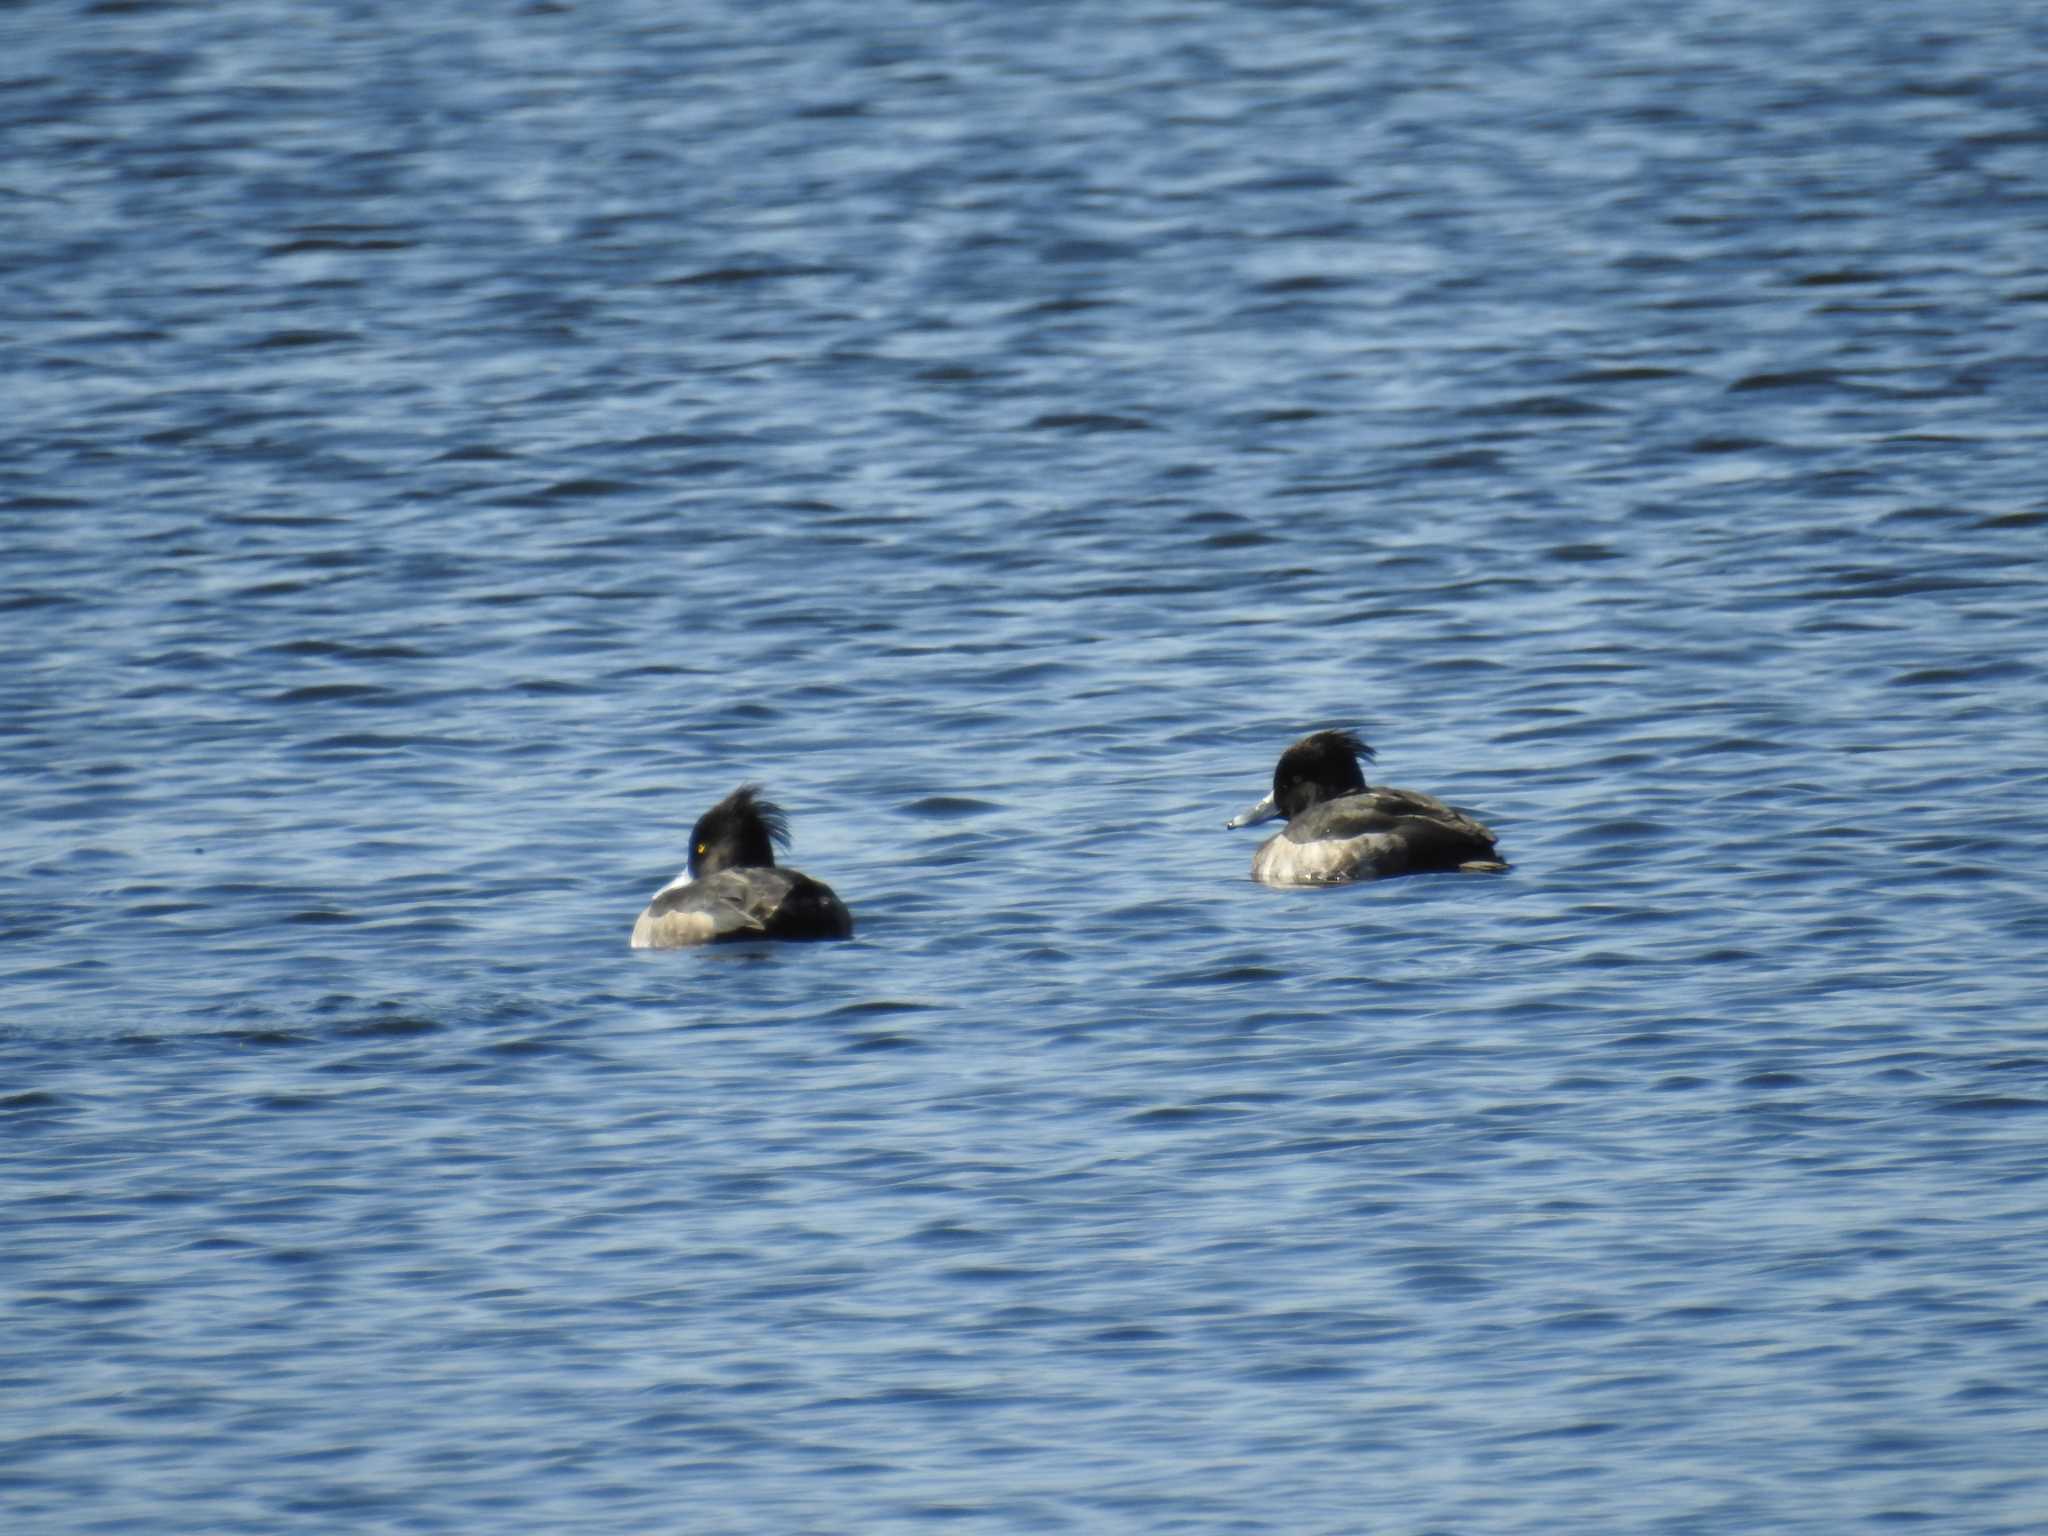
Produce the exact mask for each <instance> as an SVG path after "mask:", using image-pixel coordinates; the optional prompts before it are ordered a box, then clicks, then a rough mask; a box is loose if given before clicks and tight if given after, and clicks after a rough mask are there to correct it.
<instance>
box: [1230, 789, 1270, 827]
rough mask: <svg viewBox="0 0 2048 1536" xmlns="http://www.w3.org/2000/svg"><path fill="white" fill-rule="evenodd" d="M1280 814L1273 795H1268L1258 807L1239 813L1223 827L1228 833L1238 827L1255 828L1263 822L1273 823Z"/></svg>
mask: <svg viewBox="0 0 2048 1536" xmlns="http://www.w3.org/2000/svg"><path fill="white" fill-rule="evenodd" d="M1279 814H1280V807H1279V806H1277V805H1275V804H1274V803H1273V797H1272V796H1271V795H1268V796H1266V798H1265V799H1263V800H1261V801H1260V802H1259V803H1258V804H1257V805H1254V806H1251V807H1248V808H1247V809H1245V810H1242V811H1239V812H1238V813H1237V814H1236V815H1235V816H1233V817H1231V818H1230V820H1228V821H1226V822H1225V823H1223V826H1224V829H1225V830H1226V831H1230V830H1233V829H1235V828H1237V827H1249V826H1254V825H1256V824H1257V823H1259V822H1262V821H1271V820H1272V819H1273V818H1274V817H1275V816H1278V815H1279Z"/></svg>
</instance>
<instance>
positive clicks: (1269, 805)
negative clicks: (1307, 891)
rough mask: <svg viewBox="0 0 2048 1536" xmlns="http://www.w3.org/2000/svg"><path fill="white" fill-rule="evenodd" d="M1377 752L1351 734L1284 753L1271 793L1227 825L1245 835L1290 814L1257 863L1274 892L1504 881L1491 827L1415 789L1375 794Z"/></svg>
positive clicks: (1329, 735) (1323, 736)
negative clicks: (1405, 882)
mask: <svg viewBox="0 0 2048 1536" xmlns="http://www.w3.org/2000/svg"><path fill="white" fill-rule="evenodd" d="M1372 756H1373V750H1372V748H1371V747H1368V746H1367V745H1366V744H1365V743H1364V742H1362V741H1360V740H1359V739H1358V738H1357V737H1356V736H1354V735H1353V734H1352V733H1351V732H1349V731H1317V732H1316V733H1315V734H1313V735H1310V736H1304V737H1302V739H1301V740H1299V741H1297V742H1296V743H1295V744H1294V745H1293V746H1291V747H1289V748H1288V749H1287V750H1286V751H1285V752H1283V753H1281V754H1280V761H1279V762H1278V763H1277V764H1276V765H1275V766H1274V769H1273V792H1272V793H1271V794H1270V795H1268V796H1266V798H1265V799H1263V800H1261V801H1260V802H1259V803H1258V804H1257V805H1254V806H1252V807H1251V808H1250V809H1249V810H1247V811H1245V812H1244V813H1243V814H1242V815H1239V816H1234V817H1232V818H1231V819H1230V821H1228V822H1227V823H1225V825H1226V826H1231V827H1247V826H1250V825H1252V824H1253V823H1255V822H1260V821H1269V820H1271V819H1272V818H1273V817H1275V816H1285V817H1286V818H1287V825H1286V826H1285V827H1284V828H1282V829H1281V830H1280V831H1279V832H1277V833H1275V834H1274V835H1273V836H1272V837H1269V838H1267V839H1266V841H1265V842H1263V843H1261V844H1260V845H1259V851H1258V852H1257V853H1255V854H1253V855H1252V878H1253V879H1254V880H1258V881H1261V882H1263V883H1264V884H1266V885H1337V884H1341V883H1343V882H1345V881H1350V880H1385V879H1390V878H1391V877H1393V876H1395V875H1418V874H1426V873H1429V872H1432V871H1462V872H1464V873H1467V874H1480V873H1497V872H1499V871H1501V870H1504V869H1506V868H1507V865H1506V864H1505V863H1503V862H1502V861H1501V860H1500V859H1499V858H1498V857H1496V855H1495V853H1494V835H1493V832H1492V830H1491V829H1490V828H1488V827H1487V826H1486V825H1485V824H1484V823H1483V822H1480V821H1478V820H1477V819H1475V818H1474V817H1472V816H1469V815H1467V814H1466V813H1465V812H1463V811H1461V810H1457V809H1456V808H1454V807H1452V806H1448V805H1446V804H1444V803H1443V801H1441V800H1439V799H1437V798H1436V797H1435V796H1434V795H1425V794H1419V793H1417V792H1416V791H1414V790H1412V789H1390V788H1387V787H1384V786H1382V787H1379V788H1371V787H1368V786H1367V784H1366V782H1365V774H1364V772H1363V771H1362V770H1361V769H1360V768H1359V759H1361V758H1364V759H1366V760H1368V761H1369V760H1370V759H1371V758H1372Z"/></svg>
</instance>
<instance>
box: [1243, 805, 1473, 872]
mask: <svg viewBox="0 0 2048 1536" xmlns="http://www.w3.org/2000/svg"><path fill="white" fill-rule="evenodd" d="M1283 835H1284V836H1286V837H1287V838H1288V839H1290V840H1291V841H1294V842H1299V843H1309V844H1318V843H1324V842H1333V843H1336V842H1350V841H1353V840H1357V839H1370V840H1371V846H1372V849H1373V859H1374V862H1375V864H1376V865H1377V872H1378V873H1379V874H1381V875H1393V874H1417V873H1422V872H1425V871H1429V870H1453V869H1461V868H1464V867H1466V866H1471V865H1476V866H1485V865H1488V864H1492V863H1495V862H1497V861H1496V859H1495V855H1494V847H1493V845H1494V836H1493V831H1492V829H1491V828H1489V827H1488V826H1487V825H1486V824H1485V823H1484V822H1481V821H1479V820H1477V819H1475V818H1474V817H1471V816H1468V815H1466V814H1465V813H1464V812H1463V811H1460V810H1457V809H1455V808H1454V807H1452V806H1448V805H1446V804H1444V802H1443V801H1441V800H1439V799H1437V798H1436V796H1434V795H1425V794H1422V793H1421V792H1420V791H1417V790H1412V789H1393V788H1373V789H1367V790H1365V791H1363V792H1362V793H1359V794H1355V795H1346V796H1344V797H1343V798H1342V799H1340V800H1327V801H1325V802H1324V803H1323V804H1321V805H1318V806H1314V807H1311V808H1310V809H1309V810H1307V811H1305V812H1303V813H1302V814H1301V815H1300V816H1297V817H1295V818H1294V820H1293V821H1291V822H1289V823H1288V825H1287V831H1286V832H1285V834H1283Z"/></svg>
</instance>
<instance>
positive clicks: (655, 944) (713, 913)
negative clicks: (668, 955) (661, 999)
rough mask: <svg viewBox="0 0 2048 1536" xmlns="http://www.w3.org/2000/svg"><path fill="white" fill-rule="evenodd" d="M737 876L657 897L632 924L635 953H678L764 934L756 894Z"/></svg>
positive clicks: (728, 873) (729, 873) (726, 873)
mask: <svg viewBox="0 0 2048 1536" xmlns="http://www.w3.org/2000/svg"><path fill="white" fill-rule="evenodd" d="M748 873H755V874H758V873H760V871H748ZM740 876H741V872H740V871H738V870H730V869H727V870H720V871H719V872H718V873H717V874H715V875H711V876H709V877H707V878H706V879H703V880H695V881H692V882H691V883H690V884H688V885H671V886H669V887H668V888H667V889H665V890H663V891H661V892H660V893H659V894H658V895H656V897H655V898H654V900H652V901H650V902H649V903H648V904H647V910H646V911H644V912H642V913H641V914H640V918H639V920H638V921H637V922H635V923H634V924H633V947H634V948H635V949H680V948H682V947H684V946H685V945H690V944H713V943H716V942H718V941H719V940H721V939H737V938H747V937H749V936H752V937H759V936H761V935H762V934H763V933H764V932H765V931H766V930H765V926H764V924H763V923H762V920H761V916H760V914H759V912H758V911H757V910H756V909H757V905H758V903H757V900H756V898H755V893H754V892H753V891H752V889H751V888H750V882H749V881H747V880H746V879H744V878H741V877H740Z"/></svg>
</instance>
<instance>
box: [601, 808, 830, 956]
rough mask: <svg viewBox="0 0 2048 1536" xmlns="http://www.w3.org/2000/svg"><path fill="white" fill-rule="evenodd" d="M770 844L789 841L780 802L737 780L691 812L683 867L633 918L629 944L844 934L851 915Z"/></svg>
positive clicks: (665, 945)
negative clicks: (780, 859) (693, 819)
mask: <svg viewBox="0 0 2048 1536" xmlns="http://www.w3.org/2000/svg"><path fill="white" fill-rule="evenodd" d="M776 843H781V844H782V845H783V846H784V847H787V846H788V844H789V823H788V821H787V819H786V818H785V817H784V816H783V814H782V810H781V808H780V807H779V806H776V805H774V804H772V803H770V802H769V801H766V800H763V799H762V798H761V791H760V789H759V788H758V787H757V786H756V785H752V784H742V785H741V786H740V787H739V788H738V789H736V790H734V791H733V792H732V793H731V794H729V795H727V796H726V797H725V798H724V799H723V800H721V801H719V802H718V804H716V805H714V806H713V807H712V808H711V809H710V810H708V811H706V812H705V813H704V814H703V815H702V816H700V817H698V818H697V825H696V827H695V828H694V829H693V830H692V831H691V833H690V865H689V868H688V869H687V870H686V871H685V872H684V873H682V874H680V875H678V876H676V878H675V879H674V880H672V881H670V882H669V883H668V884H667V885H665V886H663V887H662V888H661V889H660V890H659V891H657V892H655V894H654V899H653V900H652V901H650V902H648V904H647V910H646V911H644V912H642V913H641V914H640V916H639V918H638V919H637V920H636V921H635V922H634V924H633V948H635V949H680V948H683V947H685V946H688V945H692V944H716V943H720V942H725V941H731V940H742V939H845V938H851V937H852V936H853V914H851V913H850V912H848V911H847V910H846V906H845V904H844V903H843V902H841V901H840V899H839V898H838V896H836V895H834V894H833V891H832V887H830V886H829V885H826V884H825V883H824V882H823V881H821V880H813V879H812V878H811V877H810V876H809V875H806V874H802V873H800V872H799V871H797V870H794V869H784V868H783V867H782V866H780V865H778V864H777V863H776V862H775V847H774V845H775V844H776Z"/></svg>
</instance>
